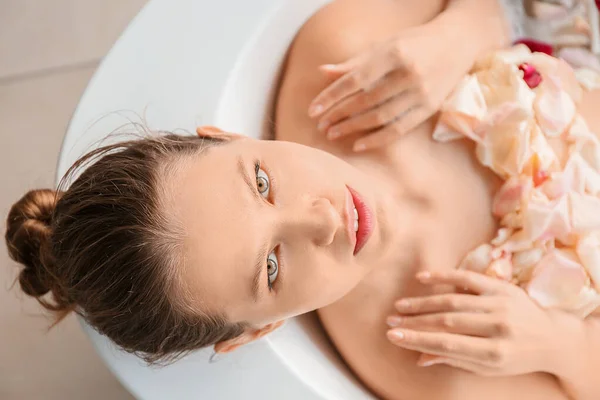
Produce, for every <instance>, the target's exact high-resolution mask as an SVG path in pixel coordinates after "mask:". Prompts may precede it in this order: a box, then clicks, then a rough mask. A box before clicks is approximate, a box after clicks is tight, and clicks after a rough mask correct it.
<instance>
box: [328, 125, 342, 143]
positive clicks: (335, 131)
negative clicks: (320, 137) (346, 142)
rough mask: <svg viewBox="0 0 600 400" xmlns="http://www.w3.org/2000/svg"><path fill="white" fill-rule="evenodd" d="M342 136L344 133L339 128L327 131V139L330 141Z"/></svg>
mask: <svg viewBox="0 0 600 400" xmlns="http://www.w3.org/2000/svg"><path fill="white" fill-rule="evenodd" d="M341 134H342V133H341V132H340V131H339V130H338V129H337V128H331V129H330V130H328V131H327V139H329V140H333V139H337V138H339V137H340V136H341Z"/></svg>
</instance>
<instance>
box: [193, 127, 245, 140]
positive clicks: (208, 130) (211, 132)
mask: <svg viewBox="0 0 600 400" xmlns="http://www.w3.org/2000/svg"><path fill="white" fill-rule="evenodd" d="M196 133H197V134H198V136H200V137H207V136H208V137H214V138H222V139H227V140H235V139H244V138H247V136H244V135H239V134H237V133H231V132H225V131H223V130H221V129H219V128H217V127H216V126H210V125H205V126H199V127H197V128H196Z"/></svg>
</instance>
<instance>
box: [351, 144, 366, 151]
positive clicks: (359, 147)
mask: <svg viewBox="0 0 600 400" xmlns="http://www.w3.org/2000/svg"><path fill="white" fill-rule="evenodd" d="M366 148H367V146H366V145H364V144H362V143H357V144H355V145H354V148H353V150H354V151H356V152H359V151H364V150H365V149H366Z"/></svg>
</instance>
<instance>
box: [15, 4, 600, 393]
mask: <svg viewBox="0 0 600 400" xmlns="http://www.w3.org/2000/svg"><path fill="white" fill-rule="evenodd" d="M448 3H449V4H445V2H443V1H429V2H413V1H408V0H405V1H404V0H395V1H391V0H377V1H370V2H364V1H358V0H338V1H336V2H334V3H332V4H331V5H329V6H327V7H325V8H323V9H322V10H320V11H319V12H318V13H317V14H315V15H314V16H313V18H311V20H310V21H308V22H307V23H306V24H305V26H304V27H303V28H302V30H301V31H300V32H299V34H298V36H297V38H296V40H295V42H294V44H293V45H292V47H291V49H290V54H289V59H288V62H287V65H286V68H285V71H284V74H283V77H282V83H281V88H280V92H279V99H278V102H277V106H276V110H275V117H276V122H277V124H276V129H275V136H276V139H277V140H276V141H258V140H252V139H248V138H244V137H239V136H236V135H232V134H229V133H223V132H220V131H218V130H217V129H215V128H200V129H199V134H200V135H199V137H196V138H194V137H182V136H175V135H166V136H162V137H157V138H146V139H143V140H139V141H133V142H127V143H121V144H116V145H112V146H109V147H106V148H102V149H99V150H96V151H94V152H92V153H91V154H89V155H88V156H86V157H84V158H83V159H82V160H80V161H79V162H78V163H77V164H76V165H75V166H74V167H73V170H72V171H78V170H79V168H80V167H86V168H85V170H84V171H83V172H82V173H81V175H80V176H79V177H78V178H77V179H76V180H75V181H74V182H73V183H72V184H71V185H70V186H69V188H68V189H66V190H64V191H63V190H59V191H56V192H55V191H51V190H37V191H32V192H29V193H28V194H26V195H25V196H24V197H23V198H22V199H21V200H20V201H19V202H17V203H16V204H15V205H14V206H13V208H12V210H11V212H10V213H9V216H8V224H7V233H6V240H7V245H8V248H9V253H10V255H11V256H12V257H13V258H14V259H15V260H16V261H18V262H20V263H21V264H23V265H24V267H25V268H24V269H23V270H22V271H21V274H20V275H19V282H20V284H21V288H22V289H23V290H24V291H25V292H26V293H28V294H30V295H32V296H35V297H37V298H38V299H39V301H40V302H41V303H42V304H43V305H44V306H45V307H46V308H48V309H50V310H53V311H56V312H57V313H58V315H59V318H60V317H62V316H64V315H66V313H68V312H70V311H75V312H77V313H79V314H81V315H82V316H83V317H85V318H86V320H87V321H88V322H89V323H90V324H91V325H92V326H94V327H95V328H96V329H98V330H99V331H100V332H101V333H103V334H105V335H107V336H108V337H110V338H111V339H112V340H113V341H114V342H115V343H116V344H118V345H120V346H121V347H123V348H124V349H126V350H128V351H131V352H136V353H138V354H139V355H141V356H142V357H144V358H145V359H146V360H148V361H151V362H152V361H159V360H165V359H166V360H168V359H173V358H175V357H177V356H179V355H181V354H182V353H185V352H187V351H191V350H194V349H197V348H200V347H204V346H209V345H214V347H215V350H216V351H217V352H227V351H232V350H234V349H235V348H236V347H238V346H241V345H243V344H245V343H248V342H249V341H252V340H255V339H257V338H260V337H261V336H263V335H265V334H268V333H269V332H271V331H273V330H274V329H276V328H277V327H278V326H280V325H281V323H282V321H284V320H285V319H287V318H289V317H292V316H295V315H299V314H302V313H305V312H308V311H311V310H315V309H318V310H319V315H320V317H321V320H322V322H323V324H324V326H325V328H326V330H327V332H328V333H329V335H330V336H331V338H332V340H333V342H334V343H335V345H336V346H337V348H338V349H339V351H340V353H341V354H342V356H343V357H344V358H345V360H346V361H347V362H348V364H349V366H350V367H351V368H352V369H353V370H354V372H355V373H356V374H357V375H358V376H359V377H360V378H361V380H362V381H363V382H364V383H365V385H367V386H368V387H369V388H370V389H371V390H372V391H373V392H374V393H375V394H377V395H378V396H380V397H382V398H388V399H407V398H408V399H432V398H435V399H455V398H460V399H469V398H473V399H479V398H482V397H483V398H489V399H494V398H497V399H506V398H509V397H511V396H512V397H518V398H527V399H565V398H568V397H567V396H573V397H575V398H578V399H592V398H596V397H597V396H598V388H597V387H594V386H593V380H592V379H591V372H590V371H593V370H594V368H593V367H594V366H598V363H599V360H600V356H599V354H598V353H599V351H598V349H599V347H600V344H599V343H598V340H597V338H598V337H600V335H599V334H598V330H599V329H600V328H598V322H597V321H596V320H594V319H589V320H586V321H585V322H583V321H581V320H579V319H576V318H574V317H571V316H570V315H568V314H564V313H560V312H557V311H547V310H543V309H541V308H540V307H538V306H537V305H535V303H534V302H533V301H532V300H531V299H530V298H529V297H528V296H526V295H525V294H524V293H523V292H522V291H520V289H517V288H516V287H514V286H513V285H510V284H508V283H502V282H499V281H497V280H493V279H491V278H486V277H484V276H480V275H478V274H475V273H469V272H465V271H462V272H461V271H454V270H455V268H456V266H457V265H458V264H459V262H460V261H461V259H462V258H463V257H464V255H465V254H466V253H468V252H469V251H470V250H471V249H473V248H474V247H476V246H477V245H479V244H480V243H482V242H485V241H488V240H489V239H490V238H491V237H492V236H493V235H494V233H495V230H496V221H495V219H494V218H493V217H492V215H491V213H490V209H491V207H492V197H493V194H494V193H495V191H496V190H497V189H498V188H499V186H500V183H501V182H500V179H499V178H497V177H495V175H494V174H493V173H491V172H490V171H489V170H488V169H486V168H484V167H482V166H480V165H479V164H478V163H477V161H476V160H475V157H474V148H473V146H471V145H469V144H468V143H467V142H466V141H465V142H462V141H461V142H455V143H450V144H443V143H438V142H435V141H433V140H432V139H431V134H432V131H433V126H434V122H435V121H432V120H430V119H429V117H430V116H431V114H433V113H434V112H435V111H436V107H439V106H440V105H441V102H442V101H443V99H444V98H445V97H446V96H447V95H448V94H449V92H450V91H451V90H452V88H453V87H454V86H455V85H456V83H457V82H458V81H459V80H460V79H461V78H462V76H464V74H465V73H466V72H467V71H468V70H469V69H470V67H471V66H472V64H473V61H474V60H475V58H476V57H477V56H479V55H480V53H482V52H484V51H486V50H490V49H493V48H497V47H500V46H502V45H504V44H506V42H507V34H506V24H505V22H504V20H503V19H502V18H501V17H499V15H502V10H501V9H500V8H499V5H498V4H497V3H496V1H491V0H489V1H483V0H477V1H468V0H464V1H461V0H455V1H450V2H448ZM458 28H461V29H458ZM484 33H485V34H484ZM389 49H397V50H399V51H401V52H400V53H393V52H392V53H390V52H389ZM388 54H392V56H391V57H390V58H387V62H388V63H387V64H386V63H385V62H384V61H386V60H385V57H387V55H388ZM379 56H381V57H383V58H384V60H379V59H377V57H379ZM353 57H356V58H353ZM348 59H350V60H357V61H352V62H349V63H348V64H346V65H342V66H341V67H340V66H337V67H336V66H331V67H324V68H322V69H321V70H319V68H318V67H319V66H320V65H323V64H331V63H337V62H342V61H345V60H348ZM361 60H362V62H363V63H364V64H361ZM368 60H375V61H376V62H375V63H374V64H373V65H381V66H382V68H384V69H385V68H388V72H389V73H388V72H386V74H385V75H386V78H385V79H384V80H383V81H382V82H385V84H383V85H379V86H378V85H377V83H376V82H375V81H374V80H371V81H370V80H369V77H371V78H372V77H376V76H377V74H376V73H373V75H369V74H363V75H361V76H359V78H361V79H357V78H356V77H355V78H352V79H350V84H355V85H359V86H361V88H362V89H363V90H362V91H360V92H359V93H371V95H370V96H372V97H371V98H370V99H368V98H367V99H365V98H364V97H361V96H358V97H355V100H356V103H357V104H354V105H353V103H352V101H354V100H352V96H351V94H352V93H353V87H352V85H349V86H347V85H346V84H339V83H338V84H337V85H336V84H335V83H334V84H333V85H331V86H329V89H328V90H327V91H324V92H323V93H322V94H321V95H319V96H318V94H319V93H320V92H321V91H322V90H323V89H324V88H326V87H328V85H329V84H331V83H333V82H344V79H338V78H339V77H340V76H349V75H348V72H349V71H352V70H360V66H361V65H367V64H366V63H367V61H368ZM390 65H392V67H390ZM379 72H381V70H380V71H379ZM404 91H406V93H405V94H406V96H397V94H398V93H400V94H402V93H404ZM373 93H375V94H373ZM347 94H349V95H350V96H346V95H347ZM336 96H343V97H344V98H347V99H348V101H347V102H346V104H345V105H344V106H340V107H336V106H335V105H334V104H336V103H335V102H334V100H335V97H336ZM315 97H316V99H315ZM390 97H393V98H394V99H395V98H396V97H398V98H399V99H400V100H398V101H394V100H392V101H387V102H383V100H386V99H388V98H390ZM328 99H329V100H328ZM595 101H596V99H594V98H593V96H588V97H587V98H585V99H584V100H583V101H582V104H583V109H582V111H581V112H582V113H583V114H584V116H585V117H586V119H587V120H588V123H589V124H590V125H591V126H595V125H596V124H600V120H599V119H598V118H597V117H594V116H593V113H590V112H589V111H590V110H592V107H593V106H594V104H595ZM328 102H329V103H328ZM311 103H312V105H311ZM386 104H392V106H390V107H389V108H386V106H385V105H386ZM309 106H310V111H307V110H308V109H309ZM353 107H355V108H353ZM356 107H357V108H356ZM365 108H366V109H368V110H373V112H374V113H376V114H374V115H377V116H378V117H377V118H375V119H370V118H364V117H360V115H368V113H369V111H367V112H359V111H363V109H365ZM381 110H386V115H384V116H382V115H380V114H381ZM336 113H337V115H335V114H336ZM309 114H310V115H311V116H309ZM347 117H350V118H347ZM383 117H386V118H383ZM315 118H319V121H318V122H317V121H316V120H315ZM361 118H362V119H361ZM594 118H596V119H594ZM341 121H349V122H347V124H346V126H343V125H342V124H343V122H341ZM423 121H424V122H423ZM338 122H341V123H338ZM349 124H352V125H349ZM336 129H337V130H338V131H337V132H338V134H337V138H338V140H335V141H332V140H329V139H328V138H327V137H325V133H324V131H328V132H329V133H328V134H329V137H330V138H332V137H335V136H336ZM407 130H411V132H410V134H408V135H405V136H402V137H401V138H400V137H398V135H397V134H396V133H394V134H393V135H392V134H391V133H390V132H398V133H405V131H407ZM372 132H375V133H374V134H370V133H372ZM377 132H379V133H377ZM346 133H348V134H349V135H346V137H345V138H340V136H344V134H346ZM365 133H367V135H365ZM369 134H370V135H369ZM391 136H394V137H393V139H394V140H390V139H392V137H391ZM356 139H361V140H362V139H364V140H366V142H364V141H363V142H356ZM293 142H295V143H293ZM356 143H358V144H356ZM361 143H362V144H364V145H366V146H360V144H361ZM373 144H375V145H378V146H379V147H377V148H376V149H375V148H371V151H364V150H366V149H368V147H369V145H373ZM382 144H385V145H383V146H382ZM419 271H420V272H429V274H430V275H429V277H427V276H424V277H422V280H417V279H416V278H415V274H416V273H417V272H419ZM455 287H458V290H459V291H463V289H464V288H466V289H467V290H466V291H467V294H464V293H461V296H468V297H453V296H457V295H455V294H454V293H455V292H456V290H455V289H454V288H455ZM48 293H50V294H51V296H49V297H45V295H46V294H48ZM443 294H447V296H446V297H439V296H438V295H443ZM478 294H480V295H478ZM484 295H485V296H484ZM417 296H425V297H424V298H425V299H427V298H428V299H434V300H435V299H438V300H439V299H451V301H450V302H449V303H439V304H442V305H443V304H451V305H454V306H455V307H456V308H457V309H458V312H457V314H460V315H462V316H464V315H465V314H468V315H474V314H486V315H489V316H490V317H491V319H488V320H486V321H485V323H484V324H483V325H480V326H483V328H489V326H492V327H497V326H502V327H506V329H501V330H497V331H492V332H489V334H488V335H484V334H482V333H481V332H475V333H474V334H473V335H468V334H466V332H464V329H465V327H464V326H452V324H451V323H450V324H445V325H439V326H435V325H434V324H432V322H433V323H435V321H437V320H431V319H430V320H427V319H425V320H418V319H416V320H415V319H410V318H406V319H405V321H406V325H404V326H403V327H401V328H400V329H398V328H396V329H392V330H391V331H390V332H389V333H388V334H387V335H386V331H387V330H388V328H387V327H386V319H387V317H388V316H389V315H394V314H396V312H395V311H394V302H395V301H396V300H398V299H400V298H414V297H417ZM448 296H449V297H448ZM465 299H466V300H468V301H466V302H465V301H464V300H465ZM422 300H423V298H421V300H419V299H415V300H414V301H413V303H412V304H413V306H412V308H404V309H402V308H400V305H398V307H399V311H400V313H401V314H402V315H412V314H414V315H416V316H417V317H416V318H418V317H419V316H421V317H423V316H425V317H427V315H429V313H428V312H427V310H426V309H424V308H420V307H419V306H418V305H419V304H422ZM461 300H462V301H461ZM419 301H421V303H419ZM483 303H485V305H484V304H483ZM428 304H429V307H432V303H431V302H430V303H428ZM497 305H500V307H497ZM486 307H487V308H486ZM431 311H432V312H433V313H434V314H433V315H436V314H444V311H449V310H443V309H437V310H436V309H431ZM509 311H510V312H509ZM394 316H395V317H398V315H394ZM494 318H495V319H494ZM396 319H397V318H396ZM444 320H445V321H450V319H449V318H447V317H445V319H444ZM388 322H393V323H394V324H395V325H397V324H398V321H397V320H396V321H393V320H392V321H388ZM498 322H501V323H502V324H501V325H499V324H498ZM469 327H470V329H475V328H477V327H476V326H475V328H474V327H473V326H471V325H470V326H469ZM402 328H406V329H402ZM398 333H402V334H403V335H404V336H403V339H399V337H400V336H399V335H398ZM431 335H437V336H431ZM448 335H450V336H448ZM388 337H389V339H388ZM449 338H450V339H452V340H450V341H449V340H448V339H449ZM458 338H460V341H456V340H459V339H458ZM565 338H570V339H565ZM559 344H560V345H559ZM421 354H428V355H430V356H431V355H434V356H442V357H443V358H442V359H437V358H435V359H431V358H430V359H428V361H429V362H430V363H431V362H432V361H433V362H438V363H439V362H442V364H440V365H436V366H430V367H420V366H418V365H417V361H418V359H419V357H420V355H421ZM490 357H491V358H490ZM473 372H475V373H473ZM492 375H493V377H492Z"/></svg>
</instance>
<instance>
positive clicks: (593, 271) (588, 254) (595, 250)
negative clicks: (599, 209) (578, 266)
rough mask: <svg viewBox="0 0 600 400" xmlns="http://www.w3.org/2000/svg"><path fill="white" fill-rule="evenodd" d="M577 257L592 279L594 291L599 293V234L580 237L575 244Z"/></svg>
mask: <svg viewBox="0 0 600 400" xmlns="http://www.w3.org/2000/svg"><path fill="white" fill-rule="evenodd" d="M576 251H577V255H578V256H579V259H580V260H581V263H582V264H583V267H584V268H585V269H586V271H587V273H588V274H589V275H590V278H591V279H592V284H593V285H594V287H595V288H596V290H598V291H600V237H599V232H595V233H591V234H588V235H585V236H584V237H582V238H581V239H580V240H579V242H578V243H577V249H576Z"/></svg>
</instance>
